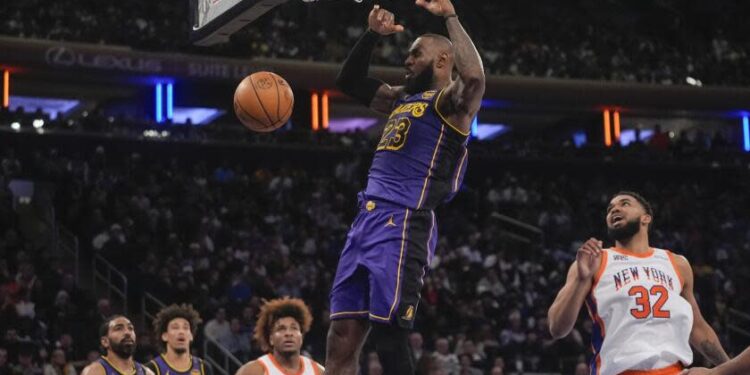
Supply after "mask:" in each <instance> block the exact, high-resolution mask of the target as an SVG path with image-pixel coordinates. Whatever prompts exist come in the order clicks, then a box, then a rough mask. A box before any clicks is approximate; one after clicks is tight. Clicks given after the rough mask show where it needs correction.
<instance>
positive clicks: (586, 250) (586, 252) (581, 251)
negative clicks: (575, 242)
mask: <svg viewBox="0 0 750 375" xmlns="http://www.w3.org/2000/svg"><path fill="white" fill-rule="evenodd" d="M593 254H594V252H593V251H592V250H591V249H589V248H587V247H581V248H580V249H578V253H577V256H584V255H586V256H592V255H593Z"/></svg>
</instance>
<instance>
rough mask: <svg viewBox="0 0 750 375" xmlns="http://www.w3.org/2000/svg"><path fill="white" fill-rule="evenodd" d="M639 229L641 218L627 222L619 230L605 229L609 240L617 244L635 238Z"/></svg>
mask: <svg viewBox="0 0 750 375" xmlns="http://www.w3.org/2000/svg"><path fill="white" fill-rule="evenodd" d="M640 229H641V218H635V219H633V220H630V221H627V222H626V223H625V225H623V226H621V227H619V228H612V227H607V235H608V236H609V238H611V239H613V240H615V241H618V242H625V241H627V240H629V239H631V238H633V236H635V234H636V233H638V231H639V230H640Z"/></svg>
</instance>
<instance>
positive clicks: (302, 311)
mask: <svg viewBox="0 0 750 375" xmlns="http://www.w3.org/2000/svg"><path fill="white" fill-rule="evenodd" d="M311 324H312V314H310V309H308V307H307V306H306V305H305V303H304V302H303V301H302V300H300V299H297V298H280V299H274V300H271V301H268V302H266V303H265V304H264V305H263V306H262V307H261V308H260V313H259V314H258V322H257V323H256V325H255V335H254V336H255V339H256V340H257V341H258V343H260V345H261V347H262V349H263V350H264V351H265V352H267V353H268V354H266V355H264V356H262V357H260V358H258V359H256V360H254V361H251V362H248V363H246V364H245V365H244V366H242V367H240V369H239V370H237V373H236V374H235V375H288V374H295V375H319V374H323V373H324V369H323V366H321V365H320V364H319V363H317V362H315V361H313V360H312V359H310V358H307V357H305V356H303V355H302V353H301V352H300V351H301V350H302V339H303V337H304V334H305V333H307V332H308V331H309V330H310V325H311Z"/></svg>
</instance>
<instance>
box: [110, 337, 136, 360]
mask: <svg viewBox="0 0 750 375" xmlns="http://www.w3.org/2000/svg"><path fill="white" fill-rule="evenodd" d="M110 348H111V349H112V351H113V352H114V353H115V354H117V356H118V357H120V358H122V359H128V358H130V357H132V356H133V352H135V342H128V343H124V342H123V341H120V342H117V343H116V342H113V341H110Z"/></svg>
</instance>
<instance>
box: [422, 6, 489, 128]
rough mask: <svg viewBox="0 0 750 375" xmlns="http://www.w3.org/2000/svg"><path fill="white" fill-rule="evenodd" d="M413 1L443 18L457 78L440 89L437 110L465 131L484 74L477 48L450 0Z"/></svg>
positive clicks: (477, 101) (478, 101)
mask: <svg viewBox="0 0 750 375" xmlns="http://www.w3.org/2000/svg"><path fill="white" fill-rule="evenodd" d="M416 4H417V5H418V6H420V7H422V8H425V9H427V10H428V11H429V12H430V13H432V14H434V15H436V16H441V17H445V25H446V27H447V28H448V36H449V38H450V40H451V42H452V43H453V58H454V61H455V67H456V71H458V79H456V80H455V81H453V82H451V84H450V85H448V87H447V88H446V89H445V91H444V92H443V96H442V97H441V101H440V103H438V106H439V109H440V112H441V113H442V114H443V115H445V116H446V117H449V120H451V121H452V123H453V125H455V126H456V127H458V128H459V130H461V131H462V132H464V133H466V134H468V133H469V130H470V127H471V121H472V120H473V119H474V116H476V114H477V112H478V111H479V107H480V105H481V104H482V95H484V88H485V76H484V66H483V65H482V58H481V57H480V56H479V51H477V48H476V47H475V46H474V43H473V42H472V41H471V38H470V37H469V34H467V33H466V30H464V28H463V26H461V22H460V21H459V20H458V16H457V15H456V10H455V8H454V7H453V3H451V1H450V0H431V1H428V0H416Z"/></svg>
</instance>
